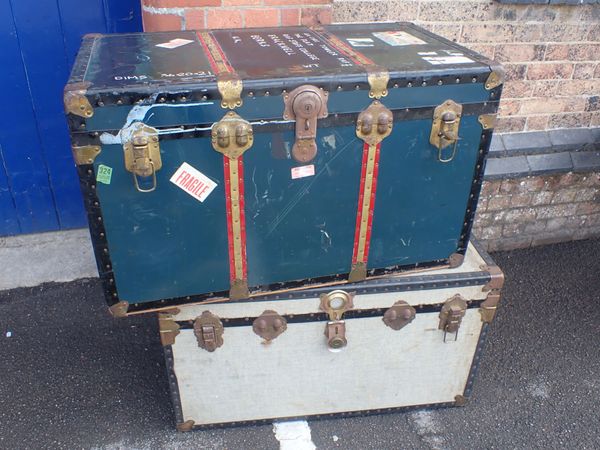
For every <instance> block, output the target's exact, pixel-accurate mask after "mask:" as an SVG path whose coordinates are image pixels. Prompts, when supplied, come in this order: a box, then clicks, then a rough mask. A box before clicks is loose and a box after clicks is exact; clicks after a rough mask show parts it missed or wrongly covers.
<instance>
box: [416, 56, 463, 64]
mask: <svg viewBox="0 0 600 450" xmlns="http://www.w3.org/2000/svg"><path fill="white" fill-rule="evenodd" d="M423 59H424V60H425V61H427V62H428V63H429V64H432V65H434V66H443V65H448V64H469V63H472V62H474V61H473V60H472V59H470V58H467V57H466V56H423Z"/></svg>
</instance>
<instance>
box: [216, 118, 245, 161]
mask: <svg viewBox="0 0 600 450" xmlns="http://www.w3.org/2000/svg"><path fill="white" fill-rule="evenodd" d="M253 141H254V134H253V131H252V125H250V122H248V121H247V120H244V119H242V118H241V117H240V116H238V115H237V114H236V113H234V112H233V111H229V112H228V113H227V114H225V115H224V116H223V118H222V119H221V120H220V121H218V122H216V123H215V124H214V125H213V127H212V130H211V142H212V146H213V148H214V149H215V150H216V151H218V152H219V153H222V154H224V155H225V156H227V157H228V158H231V159H236V158H238V157H240V156H241V155H242V154H243V153H244V152H245V151H246V150H248V149H249V148H250V147H252V142H253Z"/></svg>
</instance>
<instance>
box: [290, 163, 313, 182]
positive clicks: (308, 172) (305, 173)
mask: <svg viewBox="0 0 600 450" xmlns="http://www.w3.org/2000/svg"><path fill="white" fill-rule="evenodd" d="M314 174H315V166H314V164H311V165H309V166H300V167H292V180H295V179H296V178H304V177H312V176H313V175H314Z"/></svg>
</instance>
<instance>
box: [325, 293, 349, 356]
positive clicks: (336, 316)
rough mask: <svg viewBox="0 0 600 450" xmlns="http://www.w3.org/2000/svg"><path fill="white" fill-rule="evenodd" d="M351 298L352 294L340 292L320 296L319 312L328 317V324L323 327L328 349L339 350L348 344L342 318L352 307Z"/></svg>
mask: <svg viewBox="0 0 600 450" xmlns="http://www.w3.org/2000/svg"><path fill="white" fill-rule="evenodd" d="M353 298H354V294H349V293H348V292H346V291H342V290H335V291H332V292H329V293H328V294H321V310H322V311H325V312H326V313H327V314H328V315H329V322H327V326H326V327H325V337H326V338H327V345H328V347H329V348H330V349H332V350H340V349H342V348H344V347H345V346H346V344H348V341H347V340H346V323H345V322H344V321H343V320H342V316H343V315H344V313H345V312H346V311H348V310H349V309H352V308H353V307H354V304H353V302H352V299H353Z"/></svg>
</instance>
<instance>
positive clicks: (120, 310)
mask: <svg viewBox="0 0 600 450" xmlns="http://www.w3.org/2000/svg"><path fill="white" fill-rule="evenodd" d="M128 309H129V303H128V302H126V301H125V300H122V301H120V302H119V303H115V304H114V305H112V306H110V307H109V308H108V310H109V311H110V313H111V314H112V316H113V317H115V318H121V317H126V316H127V310H128Z"/></svg>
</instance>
